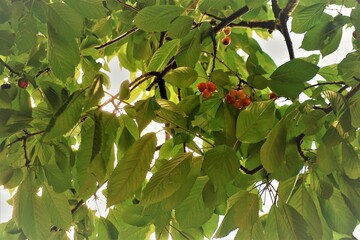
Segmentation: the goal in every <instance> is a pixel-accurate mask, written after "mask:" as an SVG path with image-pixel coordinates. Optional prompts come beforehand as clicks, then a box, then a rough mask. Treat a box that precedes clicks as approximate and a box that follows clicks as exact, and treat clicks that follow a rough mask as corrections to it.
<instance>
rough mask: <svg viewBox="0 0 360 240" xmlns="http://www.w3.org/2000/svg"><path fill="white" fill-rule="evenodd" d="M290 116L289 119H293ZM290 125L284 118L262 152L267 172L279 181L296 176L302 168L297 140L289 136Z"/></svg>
mask: <svg viewBox="0 0 360 240" xmlns="http://www.w3.org/2000/svg"><path fill="white" fill-rule="evenodd" d="M290 116H293V114H291V115H290ZM290 116H289V119H291V117H290ZM290 121H291V120H290ZM288 124H289V123H288V122H287V121H286V120H285V119H284V118H283V119H282V120H281V121H280V122H279V123H278V124H276V125H275V127H274V128H273V129H272V130H271V131H270V133H269V134H268V137H267V139H266V141H265V143H264V144H263V145H262V147H261V150H260V160H261V163H262V165H263V166H264V168H265V169H266V171H267V172H269V173H272V176H273V177H274V178H275V179H278V180H285V179H288V178H290V177H292V176H295V175H296V174H297V173H298V171H299V170H300V169H301V167H302V159H301V158H300V156H299V153H298V149H297V145H296V139H295V138H291V139H288V134H290V133H289V132H288V129H287V125H288Z"/></svg>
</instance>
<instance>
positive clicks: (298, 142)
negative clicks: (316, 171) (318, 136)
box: [295, 133, 310, 162]
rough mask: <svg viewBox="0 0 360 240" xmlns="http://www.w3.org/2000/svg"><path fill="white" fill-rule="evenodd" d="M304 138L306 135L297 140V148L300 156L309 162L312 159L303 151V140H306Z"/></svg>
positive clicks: (301, 135)
mask: <svg viewBox="0 0 360 240" xmlns="http://www.w3.org/2000/svg"><path fill="white" fill-rule="evenodd" d="M304 137H305V134H304V133H301V134H300V135H299V136H297V137H296V138H295V139H296V147H297V150H298V152H299V154H300V156H301V157H302V158H303V159H304V161H305V162H307V161H309V160H310V158H309V157H308V156H306V155H305V154H304V152H303V151H302V149H301V143H302V140H303V139H304Z"/></svg>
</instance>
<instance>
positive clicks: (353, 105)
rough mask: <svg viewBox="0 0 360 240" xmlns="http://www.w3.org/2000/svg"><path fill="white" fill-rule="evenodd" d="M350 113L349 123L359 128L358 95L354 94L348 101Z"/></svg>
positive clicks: (359, 106) (359, 108)
mask: <svg viewBox="0 0 360 240" xmlns="http://www.w3.org/2000/svg"><path fill="white" fill-rule="evenodd" d="M349 108H350V113H351V124H352V126H353V127H355V128H360V96H359V95H356V96H354V97H353V98H351V99H350V101H349Z"/></svg>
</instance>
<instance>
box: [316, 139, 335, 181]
mask: <svg viewBox="0 0 360 240" xmlns="http://www.w3.org/2000/svg"><path fill="white" fill-rule="evenodd" d="M316 163H317V165H318V166H319V168H320V169H321V171H322V172H324V173H325V174H330V173H331V172H333V171H335V170H336V169H338V168H339V165H340V148H339V146H333V147H330V146H327V145H326V144H325V143H321V144H320V146H319V147H318V149H317V158H316Z"/></svg>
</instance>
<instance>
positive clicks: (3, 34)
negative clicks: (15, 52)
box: [0, 30, 15, 56]
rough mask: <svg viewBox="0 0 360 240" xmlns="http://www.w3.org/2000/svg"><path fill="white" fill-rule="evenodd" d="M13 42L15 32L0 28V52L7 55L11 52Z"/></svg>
mask: <svg viewBox="0 0 360 240" xmlns="http://www.w3.org/2000/svg"><path fill="white" fill-rule="evenodd" d="M14 42H15V34H14V33H12V32H8V31H5V30H0V54H1V55H5V56H6V55H8V54H10V52H11V47H12V46H13V45H14Z"/></svg>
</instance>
